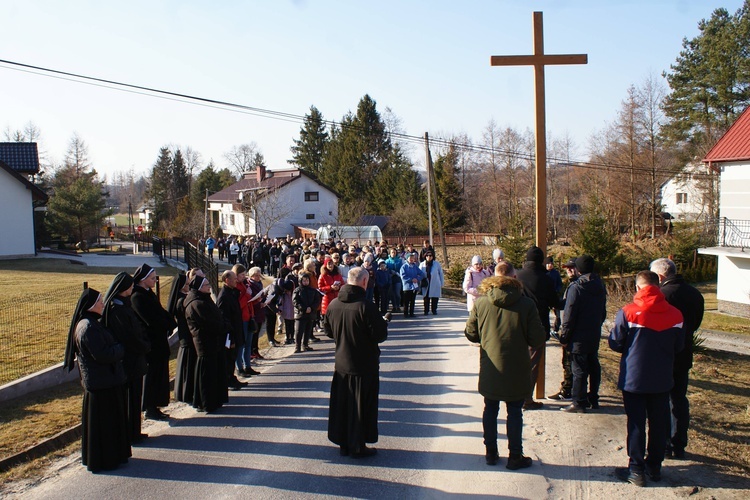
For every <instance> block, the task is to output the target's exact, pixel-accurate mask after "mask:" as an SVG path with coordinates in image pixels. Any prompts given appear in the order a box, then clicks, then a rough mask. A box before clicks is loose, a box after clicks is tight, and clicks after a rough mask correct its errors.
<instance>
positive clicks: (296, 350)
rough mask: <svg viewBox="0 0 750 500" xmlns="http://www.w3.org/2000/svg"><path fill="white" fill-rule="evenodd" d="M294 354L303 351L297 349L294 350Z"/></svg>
mask: <svg viewBox="0 0 750 500" xmlns="http://www.w3.org/2000/svg"><path fill="white" fill-rule="evenodd" d="M294 352H295V353H297V352H302V349H300V348H299V347H297V348H296V349H295V350H294Z"/></svg>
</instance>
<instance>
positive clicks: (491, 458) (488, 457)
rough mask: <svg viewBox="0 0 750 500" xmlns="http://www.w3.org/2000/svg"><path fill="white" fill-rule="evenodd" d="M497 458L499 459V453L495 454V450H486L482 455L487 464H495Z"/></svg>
mask: <svg viewBox="0 0 750 500" xmlns="http://www.w3.org/2000/svg"><path fill="white" fill-rule="evenodd" d="M499 460H500V455H498V454H497V450H495V451H488V452H487V453H486V454H485V455H484V461H485V462H486V463H487V465H497V462H498V461H499Z"/></svg>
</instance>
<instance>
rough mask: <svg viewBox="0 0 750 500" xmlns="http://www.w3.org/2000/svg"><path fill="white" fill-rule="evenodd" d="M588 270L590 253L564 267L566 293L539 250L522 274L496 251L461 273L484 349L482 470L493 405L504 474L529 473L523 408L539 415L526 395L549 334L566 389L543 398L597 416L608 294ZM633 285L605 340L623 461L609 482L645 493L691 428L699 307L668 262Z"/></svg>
mask: <svg viewBox="0 0 750 500" xmlns="http://www.w3.org/2000/svg"><path fill="white" fill-rule="evenodd" d="M595 265H596V263H595V261H594V259H593V258H592V257H591V256H589V255H582V256H580V257H578V258H574V259H570V260H569V261H567V262H566V263H565V264H564V265H563V268H564V269H565V271H566V274H567V275H568V281H569V284H568V287H567V288H566V289H565V291H564V292H563V291H562V279H561V277H560V274H559V272H558V271H557V270H556V269H555V267H554V261H553V259H552V258H550V257H547V258H545V256H544V253H543V251H542V250H541V249H540V248H538V247H531V248H530V249H529V250H528V251H527V252H526V256H525V260H524V262H523V265H522V268H521V269H519V270H516V269H515V268H514V267H513V265H512V264H511V263H510V262H507V261H506V260H505V256H504V254H503V252H502V250H500V249H496V250H495V251H494V253H493V262H492V264H491V268H489V269H488V268H485V267H484V265H483V262H482V259H481V257H480V256H478V255H477V256H474V257H473V258H472V261H471V265H470V266H469V267H468V268H467V269H466V272H465V276H464V282H463V290H464V292H465V293H466V296H467V308H468V309H469V319H468V320H467V323H466V330H465V335H466V337H467V338H468V339H469V340H470V341H472V342H476V343H479V344H480V346H481V349H480V369H479V392H480V394H481V395H482V396H483V397H484V403H485V404H484V412H483V415H482V422H483V428H484V443H485V451H486V455H485V459H486V462H487V464H488V465H495V464H497V463H498V461H499V452H498V449H497V416H498V412H499V403H500V401H504V402H505V403H506V410H507V418H506V432H507V437H508V449H509V456H508V461H507V464H506V467H507V468H508V469H512V470H515V469H520V468H525V467H530V466H531V463H532V461H531V458H529V457H526V456H524V455H523V446H522V429H523V410H536V409H539V408H541V407H543V403H542V402H541V401H535V400H534V399H533V396H532V395H533V390H534V386H535V384H536V382H537V378H538V376H539V372H538V370H539V364H540V362H541V361H542V360H543V359H544V348H545V344H546V341H547V340H549V339H550V338H551V336H552V335H554V337H555V338H556V339H557V340H559V342H560V343H561V344H562V346H563V349H562V353H563V354H562V366H563V381H562V383H561V386H560V390H559V391H558V392H556V393H554V394H551V395H549V396H547V398H548V399H551V400H557V401H570V404H569V405H568V406H564V407H563V408H561V410H562V411H564V412H567V413H586V412H588V411H590V410H596V409H598V408H599V385H600V382H601V365H600V364H599V345H600V341H601V330H602V325H603V323H604V320H605V318H606V315H607V310H606V301H607V292H606V288H605V286H604V284H603V282H602V280H601V278H600V277H599V276H598V275H597V274H596V272H595ZM635 285H636V294H635V296H634V298H633V303H631V304H628V305H626V306H625V307H623V308H622V309H621V310H620V311H619V312H618V314H617V317H616V318H615V321H614V327H613V328H612V330H611V331H610V334H609V338H608V342H609V346H610V348H611V349H612V350H614V351H615V352H618V353H621V360H620V374H619V378H618V383H617V387H618V389H620V390H621V391H622V398H623V404H624V407H625V413H626V415H627V452H628V457H629V463H628V467H624V468H618V469H617V470H616V474H617V476H618V477H619V478H621V479H622V480H624V481H628V482H630V483H632V484H635V485H636V486H645V485H646V478H649V479H650V480H651V481H660V480H661V466H662V462H663V461H664V458H665V456H671V457H673V458H677V459H681V458H684V457H685V447H686V446H687V430H688V427H689V421H690V414H689V406H688V402H687V397H686V393H687V386H688V373H689V370H690V367H691V366H692V356H693V334H694V332H695V331H696V330H697V329H698V327H699V326H700V323H701V321H702V318H703V308H704V301H703V297H702V295H701V294H700V292H699V291H698V290H697V289H695V288H694V287H692V286H690V285H688V284H687V283H686V282H685V281H684V279H682V277H681V276H680V275H679V274H677V272H676V267H675V264H674V262H673V261H672V260H670V259H666V258H661V259H657V260H655V261H654V262H652V263H651V265H650V270H648V271H642V272H640V273H638V274H637V276H636V278H635ZM561 293H562V296H561V295H560V294H561ZM551 313H554V318H555V321H554V323H553V324H552V325H551V324H550V317H551ZM647 422H648V433H647V431H646V424H647ZM647 438H648V439H647ZM647 441H648V443H647Z"/></svg>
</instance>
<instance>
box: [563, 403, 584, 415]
mask: <svg viewBox="0 0 750 500" xmlns="http://www.w3.org/2000/svg"><path fill="white" fill-rule="evenodd" d="M560 411H564V412H565V413H586V408H584V407H583V406H579V405H577V404H575V403H571V404H569V405H568V406H564V407H562V408H560Z"/></svg>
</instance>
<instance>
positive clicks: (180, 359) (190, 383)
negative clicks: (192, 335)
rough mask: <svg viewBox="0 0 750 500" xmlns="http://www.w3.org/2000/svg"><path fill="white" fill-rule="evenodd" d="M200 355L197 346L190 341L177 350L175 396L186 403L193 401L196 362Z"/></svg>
mask: <svg viewBox="0 0 750 500" xmlns="http://www.w3.org/2000/svg"><path fill="white" fill-rule="evenodd" d="M197 361H198V355H197V354H196V352H195V347H194V346H193V345H192V343H190V344H189V345H183V344H182V343H180V348H179V349H178V350H177V371H176V372H175V379H174V398H175V399H176V400H177V401H183V402H185V403H188V404H190V403H192V402H193V394H194V393H195V363H196V362H197Z"/></svg>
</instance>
